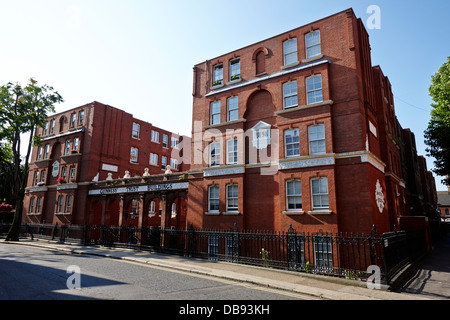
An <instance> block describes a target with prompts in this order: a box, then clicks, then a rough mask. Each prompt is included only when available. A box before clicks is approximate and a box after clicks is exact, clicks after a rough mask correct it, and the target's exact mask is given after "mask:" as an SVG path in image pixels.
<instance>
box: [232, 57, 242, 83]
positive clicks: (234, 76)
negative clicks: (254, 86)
mask: <svg viewBox="0 0 450 320" xmlns="http://www.w3.org/2000/svg"><path fill="white" fill-rule="evenodd" d="M235 65H238V67H235ZM236 70H237V71H238V73H234V74H233V71H236ZM240 79H241V58H240V57H237V58H233V59H231V60H230V81H237V80H240Z"/></svg>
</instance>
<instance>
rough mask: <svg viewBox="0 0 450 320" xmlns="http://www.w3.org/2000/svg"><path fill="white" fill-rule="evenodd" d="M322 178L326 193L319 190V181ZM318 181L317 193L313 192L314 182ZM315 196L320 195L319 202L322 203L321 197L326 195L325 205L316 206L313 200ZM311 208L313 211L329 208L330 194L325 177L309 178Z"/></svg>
mask: <svg viewBox="0 0 450 320" xmlns="http://www.w3.org/2000/svg"><path fill="white" fill-rule="evenodd" d="M322 180H325V181H326V187H327V190H326V193H324V192H321V190H320V188H321V186H322V185H321V184H320V182H321V181H322ZM316 181H319V192H318V193H314V182H316ZM315 197H320V203H321V204H322V197H324V198H325V197H326V199H327V203H328V205H327V206H323V205H320V206H317V205H316V201H315V200H314V198H315ZM311 208H312V210H313V211H321V210H329V209H330V196H329V187H328V178H327V177H318V178H313V179H311Z"/></svg>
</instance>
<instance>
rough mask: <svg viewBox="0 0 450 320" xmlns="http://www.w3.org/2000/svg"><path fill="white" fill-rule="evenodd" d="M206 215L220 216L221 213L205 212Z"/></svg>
mask: <svg viewBox="0 0 450 320" xmlns="http://www.w3.org/2000/svg"><path fill="white" fill-rule="evenodd" d="M205 215H207V216H218V215H220V212H219V211H208V212H205Z"/></svg>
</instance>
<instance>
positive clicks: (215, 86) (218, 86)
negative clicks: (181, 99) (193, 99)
mask: <svg viewBox="0 0 450 320" xmlns="http://www.w3.org/2000/svg"><path fill="white" fill-rule="evenodd" d="M224 86H225V84H223V83H222V84H216V85H213V86H212V87H210V88H209V89H210V90H217V89H220V88H223V87H224Z"/></svg>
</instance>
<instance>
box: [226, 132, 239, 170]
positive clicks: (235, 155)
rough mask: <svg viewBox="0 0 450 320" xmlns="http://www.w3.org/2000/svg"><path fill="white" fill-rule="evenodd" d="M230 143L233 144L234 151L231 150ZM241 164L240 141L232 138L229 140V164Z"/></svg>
mask: <svg viewBox="0 0 450 320" xmlns="http://www.w3.org/2000/svg"><path fill="white" fill-rule="evenodd" d="M230 143H232V146H231V147H232V148H233V150H230ZM230 155H231V156H232V157H233V161H230ZM238 162H239V140H238V138H232V139H228V140H227V164H229V165H232V164H237V163H238Z"/></svg>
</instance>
